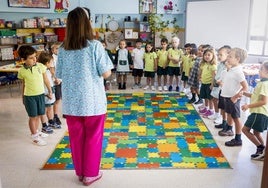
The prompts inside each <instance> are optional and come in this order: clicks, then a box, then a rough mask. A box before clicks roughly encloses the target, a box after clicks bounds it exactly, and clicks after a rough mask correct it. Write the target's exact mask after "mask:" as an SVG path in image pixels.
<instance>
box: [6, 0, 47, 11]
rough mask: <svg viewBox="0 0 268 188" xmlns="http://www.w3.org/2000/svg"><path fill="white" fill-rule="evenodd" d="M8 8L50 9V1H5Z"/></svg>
mask: <svg viewBox="0 0 268 188" xmlns="http://www.w3.org/2000/svg"><path fill="white" fill-rule="evenodd" d="M7 2H8V6H9V7H16V8H47V9H49V8H50V0H27V1H25V0H7Z"/></svg>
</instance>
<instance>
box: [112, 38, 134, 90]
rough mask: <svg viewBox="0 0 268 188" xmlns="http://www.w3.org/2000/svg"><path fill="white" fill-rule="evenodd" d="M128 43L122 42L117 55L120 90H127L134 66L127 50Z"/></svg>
mask: <svg viewBox="0 0 268 188" xmlns="http://www.w3.org/2000/svg"><path fill="white" fill-rule="evenodd" d="M126 46H127V45H126V41H125V40H120V42H119V49H118V50H117V51H116V54H115V64H116V72H117V80H118V89H126V82H127V74H128V73H129V71H130V68H129V67H130V66H132V65H133V62H132V58H131V54H130V52H129V51H128V50H127V49H126Z"/></svg>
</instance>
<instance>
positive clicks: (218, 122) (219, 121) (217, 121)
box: [214, 115, 222, 125]
mask: <svg viewBox="0 0 268 188" xmlns="http://www.w3.org/2000/svg"><path fill="white" fill-rule="evenodd" d="M214 123H215V124H216V125H219V124H221V123H222V116H221V115H219V116H218V117H217V118H216V119H215V120H214Z"/></svg>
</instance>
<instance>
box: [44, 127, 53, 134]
mask: <svg viewBox="0 0 268 188" xmlns="http://www.w3.org/2000/svg"><path fill="white" fill-rule="evenodd" d="M42 132H43V133H47V134H52V133H53V130H52V128H51V127H50V126H45V127H42Z"/></svg>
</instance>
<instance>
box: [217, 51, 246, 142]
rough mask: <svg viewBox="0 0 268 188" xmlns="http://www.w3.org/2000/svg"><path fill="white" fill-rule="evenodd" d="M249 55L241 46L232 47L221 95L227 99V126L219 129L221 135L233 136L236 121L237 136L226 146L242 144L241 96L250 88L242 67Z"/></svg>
mask: <svg viewBox="0 0 268 188" xmlns="http://www.w3.org/2000/svg"><path fill="white" fill-rule="evenodd" d="M246 57H247V52H246V51H245V50H243V49H240V48H232V49H231V51H230V53H229V55H228V57H227V63H228V64H229V65H230V69H229V70H228V71H227V72H226V74H225V75H224V78H223V85H222V90H221V96H222V97H224V101H225V112H226V113H227V124H226V128H225V129H223V130H221V131H219V135H220V136H232V135H234V133H233V131H232V122H234V123H235V138H234V139H232V140H230V141H227V142H225V145H226V146H241V145H242V140H241V133H242V123H241V120H240V100H241V99H240V98H241V96H242V92H246V91H247V90H248V84H247V81H246V79H245V75H244V72H243V68H242V63H243V62H244V61H245V59H246Z"/></svg>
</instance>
